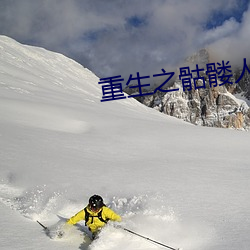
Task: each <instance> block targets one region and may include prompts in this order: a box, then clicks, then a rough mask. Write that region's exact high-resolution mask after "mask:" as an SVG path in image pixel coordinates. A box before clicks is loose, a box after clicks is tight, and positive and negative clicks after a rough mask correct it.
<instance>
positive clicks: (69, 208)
mask: <svg viewBox="0 0 250 250" xmlns="http://www.w3.org/2000/svg"><path fill="white" fill-rule="evenodd" d="M101 97H102V92H101V87H100V86H99V85H98V78H97V77H96V76H95V75H94V74H93V73H91V72H90V71H89V70H87V69H85V68H83V67H82V66H81V65H79V64H77V63H76V62H74V61H72V60H70V59H68V58H66V57H64V56H63V55H60V54H57V53H53V52H49V51H46V50H44V49H42V48H36V47H30V46H24V45H21V44H19V43H17V42H16V41H14V40H12V39H10V38H8V37H4V36H0V149H1V150H0V156H1V163H0V201H1V202H0V211H1V214H2V218H1V224H0V228H1V236H0V248H1V249H60V250H61V249H83V250H84V249H85V250H86V249H90V250H97V249H98V250H104V249H111V250H112V249H114V250H117V249H121V250H131V249H133V250H137V249H143V250H151V249H162V247H160V246H158V245H156V244H153V243H150V242H148V241H146V240H144V239H141V238H139V237H136V236H134V235H131V234H129V233H127V232H125V231H123V230H121V229H115V228H114V227H113V226H112V225H108V226H107V227H106V228H105V229H104V230H103V231H102V233H101V235H100V238H99V239H98V240H96V241H95V242H94V243H92V244H90V242H89V240H88V238H87V237H86V236H84V233H83V231H86V229H85V228H84V226H83V223H80V226H75V227H72V228H71V229H69V230H68V231H67V233H66V235H65V237H64V238H63V239H61V240H59V239H50V238H49V237H47V236H46V235H45V234H44V232H43V231H42V228H41V227H40V226H39V225H38V224H37V223H36V220H37V219H38V220H40V221H42V222H43V223H44V224H46V225H48V226H50V227H52V228H53V227H54V225H55V224H56V223H57V222H58V221H59V218H58V216H57V215H60V216H62V217H65V218H68V217H70V216H72V215H73V214H75V213H76V212H78V211H79V210H80V209H82V208H83V207H84V206H85V205H86V204H87V201H88V198H89V196H91V195H92V194H95V193H97V194H100V195H102V196H103V197H104V200H105V202H106V204H107V205H108V206H110V207H111V208H112V209H114V210H115V211H116V212H117V213H119V214H121V216H122V217H123V222H122V225H123V226H125V227H126V228H128V229H130V230H133V231H135V232H137V233H139V234H142V235H145V236H147V237H149V238H152V239H154V240H157V241H160V242H162V243H164V244H166V245H169V246H172V247H181V248H183V249H184V250H198V249H199V250H200V249H201V250H212V249H220V250H231V249H232V250H235V249H241V250H248V249H249V248H250V239H249V235H250V227H249V224H250V223H249V220H250V219H249V218H250V216H249V215H250V201H249V195H250V167H249V162H250V156H249V144H250V135H249V133H248V132H242V131H234V130H224V129H214V128H204V127H196V126H193V125H190V124H187V123H185V122H182V121H180V120H178V119H175V118H173V117H168V116H166V115H163V114H161V113H158V112H157V111H155V110H153V109H149V108H147V107H145V106H143V105H141V104H139V103H138V102H136V101H135V100H133V99H132V98H127V99H125V100H119V101H111V102H105V103H103V102H100V100H101ZM59 223H60V222H59ZM62 223H63V222H62ZM81 225H82V227H81ZM10 238H11V240H10Z"/></svg>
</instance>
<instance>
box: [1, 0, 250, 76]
mask: <svg viewBox="0 0 250 250" xmlns="http://www.w3.org/2000/svg"><path fill="white" fill-rule="evenodd" d="M248 6H249V0H209V1H207V0H178V1H177V0H126V1H125V0H71V1H68V0H44V1H33V0H22V1H19V0H13V1H9V0H1V1H0V34H3V35H7V36H10V37H12V38H14V39H16V40H17V41H19V42H22V43H28V44H30V45H36V46H41V47H44V48H47V49H49V50H53V51H57V52H60V53H63V54H65V55H67V56H69V57H71V58H73V59H75V60H77V61H78V62H80V63H81V64H83V65H84V66H85V67H87V68H89V69H90V70H92V71H93V72H94V73H96V74H97V75H98V76H100V77H109V76H112V75H122V76H123V77H125V78H126V77H128V76H129V74H135V73H136V72H140V73H142V74H146V75H150V74H157V73H159V72H161V69H162V68H165V70H166V71H171V70H172V69H173V68H175V67H176V66H177V65H180V63H181V62H182V61H183V60H184V58H186V57H187V56H190V55H191V54H193V53H194V52H196V51H197V50H199V49H200V48H204V47H206V48H209V50H210V51H211V58H212V59H213V60H227V59H228V60H231V61H232V62H234V63H242V62H243V57H246V54H247V53H249V51H250V45H249V44H250V43H249V41H250V28H249V27H250V10H249V8H248Z"/></svg>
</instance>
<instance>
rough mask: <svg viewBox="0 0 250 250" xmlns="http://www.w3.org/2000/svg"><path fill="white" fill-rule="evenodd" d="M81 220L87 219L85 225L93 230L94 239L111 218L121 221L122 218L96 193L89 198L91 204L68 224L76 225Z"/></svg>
mask: <svg viewBox="0 0 250 250" xmlns="http://www.w3.org/2000/svg"><path fill="white" fill-rule="evenodd" d="M80 220H85V226H87V227H88V228H89V230H90V231H91V232H92V238H93V239H94V238H95V237H96V236H97V234H98V233H99V231H100V230H101V228H102V227H104V226H105V224H106V223H107V222H108V221H109V220H112V221H118V222H120V221H121V220H122V219H121V217H120V216H119V215H118V214H116V213H115V212H114V211H113V210H111V209H110V208H108V207H106V206H105V204H104V203H103V199H102V197H101V196H99V195H96V194H95V195H93V196H91V197H90V198H89V204H88V205H87V206H86V207H85V208H84V209H82V210H81V211H79V212H78V213H77V214H75V215H74V216H72V217H71V218H70V219H69V220H68V221H67V224H69V225H74V224H76V223H77V222H78V221H80Z"/></svg>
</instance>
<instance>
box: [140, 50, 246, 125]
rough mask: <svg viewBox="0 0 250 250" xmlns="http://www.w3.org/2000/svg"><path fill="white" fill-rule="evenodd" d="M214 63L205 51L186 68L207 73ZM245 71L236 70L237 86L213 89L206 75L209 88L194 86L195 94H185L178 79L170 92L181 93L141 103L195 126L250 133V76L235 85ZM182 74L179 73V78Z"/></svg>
mask: <svg viewBox="0 0 250 250" xmlns="http://www.w3.org/2000/svg"><path fill="white" fill-rule="evenodd" d="M207 63H212V62H211V61H210V59H209V51H208V50H207V49H201V50H200V51H198V52H197V53H195V54H194V55H192V56H190V57H188V58H187V60H186V62H185V63H184V65H182V67H185V66H189V67H190V69H195V66H196V64H197V65H198V66H199V68H204V69H206V64H207ZM241 71H242V69H241V70H239V69H234V70H233V73H232V74H233V77H232V78H231V79H230V81H232V83H233V84H225V85H222V86H219V85H220V84H221V82H220V80H219V79H217V80H218V86H216V87H210V85H209V80H208V76H207V75H205V73H204V74H203V76H204V77H205V81H206V88H200V89H195V87H194V83H192V90H191V91H188V90H185V91H183V87H182V83H181V81H180V80H179V79H176V80H175V81H174V83H173V86H170V87H168V88H166V89H179V91H174V92H168V93H164V92H160V91H157V92H156V93H155V94H154V95H148V96H144V97H139V98H138V100H139V101H140V102H141V103H143V104H145V105H146V106H148V107H151V108H154V109H156V110H158V111H160V112H162V113H164V114H167V115H170V116H174V117H177V118H180V119H182V120H184V121H187V122H190V123H192V124H195V125H201V126H208V127H219V128H233V129H242V130H249V128H250V108H249V103H250V101H249V100H250V99H249V96H250V95H249V91H250V88H249V84H250V80H249V74H248V72H247V71H246V73H245V75H244V76H243V78H242V80H241V81H240V82H239V83H238V84H235V81H236V80H237V79H238V78H239V76H240V74H241ZM179 74H180V72H177V75H179Z"/></svg>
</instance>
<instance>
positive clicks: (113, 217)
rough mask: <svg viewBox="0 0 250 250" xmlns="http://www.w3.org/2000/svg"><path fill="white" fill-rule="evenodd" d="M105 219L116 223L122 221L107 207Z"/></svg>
mask: <svg viewBox="0 0 250 250" xmlns="http://www.w3.org/2000/svg"><path fill="white" fill-rule="evenodd" d="M105 217H106V218H107V219H110V220H112V221H118V222H120V221H122V218H121V216H120V215H118V214H116V213H115V212H114V211H113V210H111V209H110V208H107V207H105Z"/></svg>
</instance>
